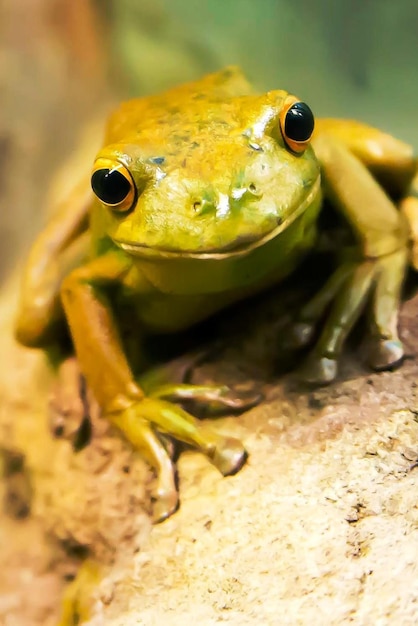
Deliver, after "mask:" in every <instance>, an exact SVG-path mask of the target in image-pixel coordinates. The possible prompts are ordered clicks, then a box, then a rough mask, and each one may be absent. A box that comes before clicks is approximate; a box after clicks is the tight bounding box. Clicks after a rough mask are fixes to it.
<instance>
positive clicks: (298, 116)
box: [280, 96, 315, 154]
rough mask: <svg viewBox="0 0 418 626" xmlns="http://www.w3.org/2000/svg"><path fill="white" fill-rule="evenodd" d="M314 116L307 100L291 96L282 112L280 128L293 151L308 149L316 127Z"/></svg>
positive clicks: (298, 152)
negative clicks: (303, 100)
mask: <svg viewBox="0 0 418 626" xmlns="http://www.w3.org/2000/svg"><path fill="white" fill-rule="evenodd" d="M314 124H315V121H314V116H313V113H312V111H311V109H310V108H309V107H308V105H307V104H305V102H300V101H299V100H298V99H297V98H295V97H293V96H290V97H289V98H287V99H286V100H285V103H284V106H283V108H282V110H281V112H280V129H281V131H282V135H283V139H284V140H285V142H286V144H287V146H288V147H289V148H290V150H292V151H293V152H296V153H297V154H301V153H302V152H304V151H305V150H306V148H307V147H308V145H309V141H310V139H311V137H312V133H313V129H314Z"/></svg>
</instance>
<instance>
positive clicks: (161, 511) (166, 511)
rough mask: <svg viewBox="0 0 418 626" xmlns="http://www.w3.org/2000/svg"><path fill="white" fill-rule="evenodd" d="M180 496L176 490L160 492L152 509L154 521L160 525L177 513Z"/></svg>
mask: <svg viewBox="0 0 418 626" xmlns="http://www.w3.org/2000/svg"><path fill="white" fill-rule="evenodd" d="M178 506H179V495H178V492H177V490H176V489H168V490H158V491H157V493H156V494H155V499H154V503H153V507H152V521H153V522H154V524H158V523H160V522H163V521H164V520H166V519H167V518H168V517H170V515H173V513H175V512H176V510H177V509H178Z"/></svg>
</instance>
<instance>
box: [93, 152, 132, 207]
mask: <svg viewBox="0 0 418 626" xmlns="http://www.w3.org/2000/svg"><path fill="white" fill-rule="evenodd" d="M91 186H92V189H93V191H94V193H95V194H96V196H97V197H98V198H99V200H100V201H101V202H103V204H105V205H106V206H108V207H109V208H111V209H112V210H113V211H121V212H124V211H129V209H131V208H132V205H133V203H134V200H135V195H136V189H135V184H134V181H133V180H132V176H131V174H130V173H129V171H128V169H127V168H126V167H125V166H124V165H122V164H121V163H117V162H116V163H114V162H108V161H107V159H98V160H97V161H96V164H95V167H94V170H93V174H92V177H91Z"/></svg>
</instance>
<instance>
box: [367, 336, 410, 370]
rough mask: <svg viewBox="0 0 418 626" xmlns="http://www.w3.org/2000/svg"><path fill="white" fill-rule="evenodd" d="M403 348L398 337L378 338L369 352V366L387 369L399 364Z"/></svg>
mask: <svg viewBox="0 0 418 626" xmlns="http://www.w3.org/2000/svg"><path fill="white" fill-rule="evenodd" d="M403 358H404V348H403V344H402V342H401V341H400V339H379V340H378V341H376V343H375V344H374V345H373V346H372V348H371V349H370V352H369V363H370V366H371V367H372V368H373V369H374V370H376V371H380V370H387V369H391V368H392V367H396V366H397V365H400V363H401V362H402V360H403Z"/></svg>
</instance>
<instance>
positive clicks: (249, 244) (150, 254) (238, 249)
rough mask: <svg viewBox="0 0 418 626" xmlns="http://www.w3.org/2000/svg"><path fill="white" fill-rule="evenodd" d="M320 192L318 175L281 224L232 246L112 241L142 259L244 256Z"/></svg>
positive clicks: (289, 221)
mask: <svg viewBox="0 0 418 626" xmlns="http://www.w3.org/2000/svg"><path fill="white" fill-rule="evenodd" d="M319 193H320V176H318V178H317V179H316V181H315V183H314V184H313V186H312V188H311V189H310V191H309V193H308V195H307V196H306V197H305V198H304V199H303V201H302V202H301V203H300V205H299V206H298V208H297V209H296V210H295V211H293V212H292V214H291V215H289V217H287V218H286V219H285V220H283V222H282V223H281V224H279V225H278V226H276V228H274V229H273V230H271V231H269V232H268V233H267V234H265V235H264V236H263V237H260V238H259V239H246V240H245V241H244V240H243V239H241V240H239V241H236V242H234V244H233V246H230V247H224V248H220V249H211V250H207V251H205V250H202V251H199V252H196V251H192V250H187V249H186V250H172V249H170V250H169V249H166V248H164V247H159V246H149V245H146V244H144V243H137V242H132V241H123V240H120V239H113V241H114V243H115V244H116V245H117V246H118V247H119V248H121V249H122V250H124V251H125V252H127V253H128V254H130V255H132V256H137V257H142V258H144V259H147V258H148V259H155V260H158V259H161V260H163V259H213V260H221V259H229V258H231V257H240V256H246V255H247V254H249V253H250V252H252V250H255V249H256V248H260V247H261V246H263V245H264V244H266V243H267V242H268V241H270V240H271V239H274V238H275V237H277V236H278V235H280V234H281V233H282V232H283V231H285V230H286V229H287V228H289V226H290V225H291V224H293V222H295V221H296V220H297V219H298V218H299V217H300V216H301V215H303V214H304V213H305V211H306V210H307V209H308V208H309V207H310V205H311V204H312V203H313V202H314V200H315V199H316V198H317V197H318V195H319Z"/></svg>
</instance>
